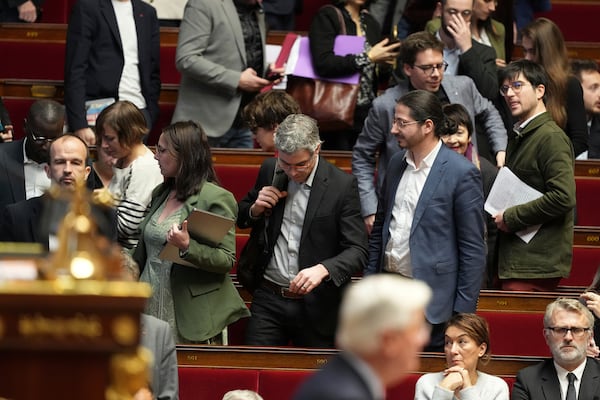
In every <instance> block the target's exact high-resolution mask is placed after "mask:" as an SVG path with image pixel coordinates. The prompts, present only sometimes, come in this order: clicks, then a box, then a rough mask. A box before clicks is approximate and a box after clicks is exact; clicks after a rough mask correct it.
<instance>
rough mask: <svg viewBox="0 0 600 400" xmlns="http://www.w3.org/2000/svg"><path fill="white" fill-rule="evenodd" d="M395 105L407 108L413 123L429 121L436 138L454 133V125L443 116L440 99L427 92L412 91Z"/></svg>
mask: <svg viewBox="0 0 600 400" xmlns="http://www.w3.org/2000/svg"><path fill="white" fill-rule="evenodd" d="M397 103H398V104H403V105H405V106H406V107H408V109H409V110H410V111H409V113H410V116H411V117H412V118H413V119H414V120H415V121H419V122H425V121H426V120H428V119H429V120H431V121H432V122H433V125H434V133H435V136H437V137H440V136H444V135H448V134H449V133H451V132H456V127H455V126H454V124H451V123H450V121H449V120H448V119H447V118H446V116H445V115H444V111H443V110H442V102H441V101H440V99H439V98H438V97H437V96H436V95H435V94H433V93H431V92H429V91H427V90H412V91H410V92H408V93H406V94H405V95H404V96H402V97H400V99H398V101H397ZM450 124H451V125H450Z"/></svg>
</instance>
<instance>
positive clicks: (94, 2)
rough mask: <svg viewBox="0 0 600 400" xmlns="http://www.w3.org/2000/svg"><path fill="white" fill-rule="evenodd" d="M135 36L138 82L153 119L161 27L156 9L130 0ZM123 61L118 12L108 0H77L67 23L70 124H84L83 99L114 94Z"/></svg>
mask: <svg viewBox="0 0 600 400" xmlns="http://www.w3.org/2000/svg"><path fill="white" fill-rule="evenodd" d="M131 3H132V5H133V18H134V20H135V25H136V30H137V40H138V58H139V60H138V61H139V64H138V67H139V72H140V85H141V88H142V95H143V96H144V99H146V107H147V109H148V111H149V113H150V116H151V118H152V122H155V121H156V119H157V117H158V96H159V95H160V66H159V62H160V60H159V58H160V31H159V23H158V18H157V17H156V10H155V9H154V7H152V6H151V5H149V4H146V3H144V2H142V1H141V0H131ZM124 63H125V60H124V56H123V45H122V43H121V37H120V35H119V28H118V25H117V18H116V16H115V13H114V10H113V7H112V4H111V0H79V1H77V3H75V5H74V6H73V9H72V11H71V16H70V18H69V26H68V29H67V46H66V57H65V105H66V109H67V119H68V122H69V127H70V129H71V130H77V129H81V128H85V127H87V126H88V124H87V121H86V114H85V101H86V100H90V99H99V98H106V97H114V98H115V99H117V100H118V91H119V81H120V79H121V73H122V71H123V65H124Z"/></svg>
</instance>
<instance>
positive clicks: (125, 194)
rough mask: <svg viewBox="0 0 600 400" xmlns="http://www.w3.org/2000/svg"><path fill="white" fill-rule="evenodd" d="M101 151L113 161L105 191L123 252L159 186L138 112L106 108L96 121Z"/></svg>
mask: <svg viewBox="0 0 600 400" xmlns="http://www.w3.org/2000/svg"><path fill="white" fill-rule="evenodd" d="M96 130H97V131H96V134H97V135H98V136H99V137H100V138H101V141H102V149H103V150H104V151H105V152H106V153H107V154H108V155H109V156H110V157H113V158H115V159H116V163H115V165H114V166H113V177H112V179H111V181H110V183H109V185H108V190H109V191H110V193H111V194H112V195H113V197H114V198H115V203H116V207H117V224H118V225H117V233H118V239H119V244H120V245H121V246H123V247H125V248H127V249H132V248H133V247H135V245H136V244H137V241H138V235H139V232H138V226H139V224H140V223H141V222H142V220H143V219H144V216H145V215H146V211H147V208H148V204H149V203H150V199H151V197H152V190H153V189H154V188H155V187H156V186H157V185H158V184H160V183H162V182H163V177H162V175H161V173H160V168H159V167H158V162H157V161H156V160H155V159H154V154H153V153H152V151H151V150H150V149H149V148H147V147H146V146H145V145H144V143H143V142H142V139H143V138H144V135H146V134H147V133H148V128H147V127H146V120H145V119H144V115H143V114H142V112H141V111H140V110H139V109H138V108H137V107H136V106H135V105H134V104H133V103H131V102H129V101H117V102H116V103H113V104H111V105H110V106H108V107H106V108H105V109H104V110H102V112H101V113H100V115H99V116H98V119H97V120H96Z"/></svg>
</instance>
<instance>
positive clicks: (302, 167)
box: [277, 154, 315, 172]
mask: <svg viewBox="0 0 600 400" xmlns="http://www.w3.org/2000/svg"><path fill="white" fill-rule="evenodd" d="M314 158H315V156H314V154H313V155H312V156H311V157H310V158H309V159H308V160H305V161H301V162H299V163H296V164H290V163H288V162H287V161H283V160H282V159H281V158H277V164H279V168H281V169H282V170H284V171H289V170H291V169H294V170H296V171H299V172H303V171H306V170H307V169H309V168H310V165H311V162H312V160H313V159H314Z"/></svg>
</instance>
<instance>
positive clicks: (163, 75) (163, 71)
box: [160, 46, 181, 84]
mask: <svg viewBox="0 0 600 400" xmlns="http://www.w3.org/2000/svg"><path fill="white" fill-rule="evenodd" d="M176 51H177V47H175V46H161V48H160V80H161V83H175V84H177V83H179V81H180V80H181V74H180V73H179V71H178V70H177V68H176V67H175V52H176Z"/></svg>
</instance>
